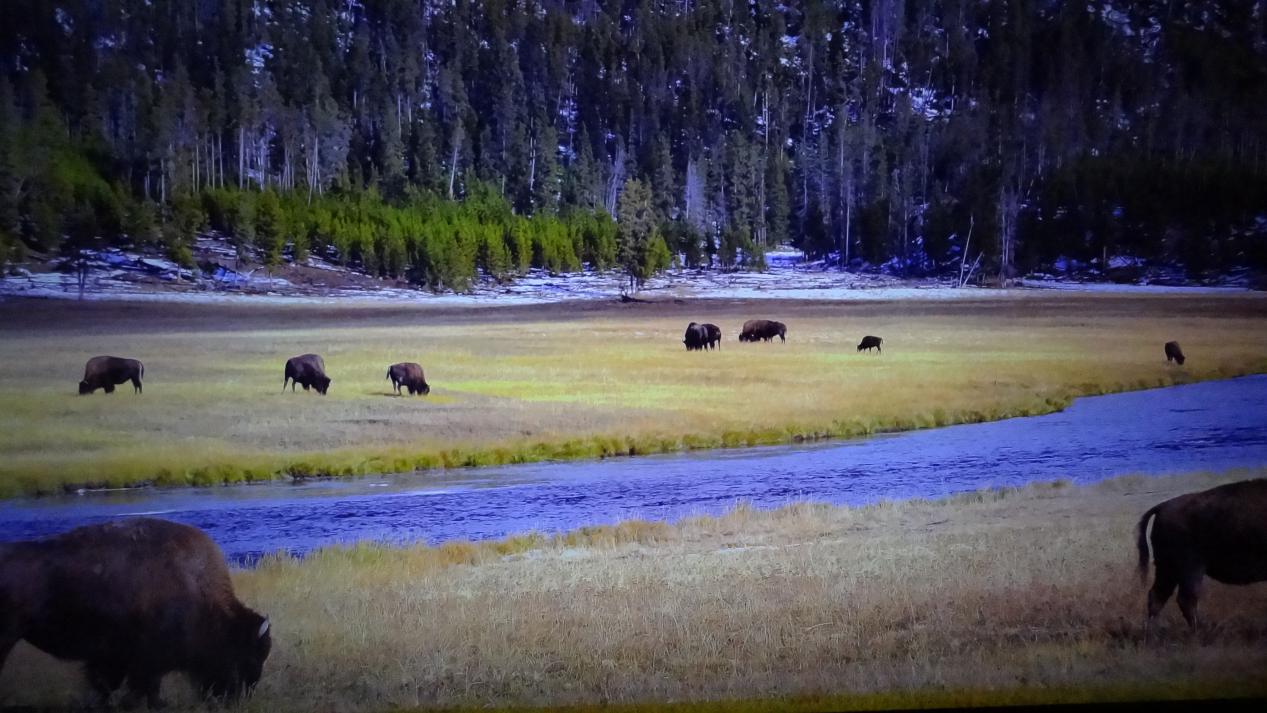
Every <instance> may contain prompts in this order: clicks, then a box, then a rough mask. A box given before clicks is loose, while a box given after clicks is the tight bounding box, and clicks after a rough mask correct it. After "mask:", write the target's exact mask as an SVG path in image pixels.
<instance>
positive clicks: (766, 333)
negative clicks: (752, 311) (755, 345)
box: [739, 319, 787, 342]
mask: <svg viewBox="0 0 1267 713" xmlns="http://www.w3.org/2000/svg"><path fill="white" fill-rule="evenodd" d="M775 337H778V338H779V341H781V342H786V341H787V325H786V324H783V323H782V322H775V321H773V320H769V319H750V320H748V321H747V322H744V323H743V330H742V331H740V332H739V341H741V342H756V341H767V342H768V341H771V340H773V339H774V338H775Z"/></svg>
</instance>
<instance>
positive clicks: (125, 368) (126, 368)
mask: <svg viewBox="0 0 1267 713" xmlns="http://www.w3.org/2000/svg"><path fill="white" fill-rule="evenodd" d="M142 376H145V365H144V364H142V363H141V362H139V361H137V360H136V359H124V358H123V357H114V356H95V357H93V358H91V359H89V360H88V363H87V364H85V365H84V380H83V381H81V382H79V393H80V394H91V393H92V392H94V391H96V390H97V389H105V392H106V393H107V394H113V393H114V387H115V386H116V385H117V384H122V383H124V382H128V381H131V382H132V393H134V394H139V393H141V377H142Z"/></svg>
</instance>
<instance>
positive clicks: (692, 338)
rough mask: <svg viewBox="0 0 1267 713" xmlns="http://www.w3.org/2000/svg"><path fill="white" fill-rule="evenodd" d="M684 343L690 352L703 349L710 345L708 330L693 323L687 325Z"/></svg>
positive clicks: (683, 338)
mask: <svg viewBox="0 0 1267 713" xmlns="http://www.w3.org/2000/svg"><path fill="white" fill-rule="evenodd" d="M682 343H683V344H685V345H686V351H688V352H693V351H698V350H701V349H703V348H704V347H705V346H706V345H707V344H708V328H707V327H705V326H704V325H702V324H696V323H695V322H691V323H690V324H688V325H686V334H684V335H683V336H682Z"/></svg>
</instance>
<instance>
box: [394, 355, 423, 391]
mask: <svg viewBox="0 0 1267 713" xmlns="http://www.w3.org/2000/svg"><path fill="white" fill-rule="evenodd" d="M387 378H388V379H391V381H392V388H393V389H395V390H396V395H397V396H400V387H402V386H403V387H405V388H406V389H409V394H410V395H411V396H412V395H415V394H422V395H423V396H426V395H427V394H429V393H431V385H430V384H428V383H427V379H426V377H425V376H424V375H423V373H422V366H421V365H420V364H415V363H414V362H411V361H402V362H400V363H399V364H392V365H391V366H389V367H387Z"/></svg>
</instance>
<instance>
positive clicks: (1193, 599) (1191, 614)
mask: <svg viewBox="0 0 1267 713" xmlns="http://www.w3.org/2000/svg"><path fill="white" fill-rule="evenodd" d="M1204 583H1205V574H1204V573H1202V572H1195V573H1192V574H1189V575H1187V576H1185V577H1184V578H1183V580H1181V581H1180V582H1179V611H1181V612H1183V618H1184V620H1185V621H1187V622H1188V628H1189V629H1191V630H1193V631H1196V629H1197V624H1198V623H1199V622H1200V620H1199V618H1198V617H1197V600H1199V599H1200V598H1201V589H1202V585H1203V584H1204Z"/></svg>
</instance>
